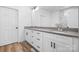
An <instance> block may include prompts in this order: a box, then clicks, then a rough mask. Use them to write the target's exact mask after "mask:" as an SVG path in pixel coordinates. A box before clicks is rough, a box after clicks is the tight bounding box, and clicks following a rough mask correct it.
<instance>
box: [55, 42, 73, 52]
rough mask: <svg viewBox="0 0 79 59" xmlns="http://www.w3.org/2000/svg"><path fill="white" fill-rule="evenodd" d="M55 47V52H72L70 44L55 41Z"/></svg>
mask: <svg viewBox="0 0 79 59" xmlns="http://www.w3.org/2000/svg"><path fill="white" fill-rule="evenodd" d="M55 48H56V52H72V51H73V48H72V46H69V45H66V44H62V43H59V42H55Z"/></svg>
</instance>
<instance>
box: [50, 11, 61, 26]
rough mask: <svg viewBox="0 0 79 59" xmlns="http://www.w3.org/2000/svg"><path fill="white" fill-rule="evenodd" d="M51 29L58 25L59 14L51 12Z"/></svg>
mask: <svg viewBox="0 0 79 59" xmlns="http://www.w3.org/2000/svg"><path fill="white" fill-rule="evenodd" d="M50 16H51V22H50V24H51V27H56V24H58V23H59V22H60V21H59V20H60V12H59V11H57V12H53V13H51V15H50Z"/></svg>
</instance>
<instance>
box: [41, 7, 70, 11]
mask: <svg viewBox="0 0 79 59" xmlns="http://www.w3.org/2000/svg"><path fill="white" fill-rule="evenodd" d="M69 7H70V6H40V8H41V9H44V10H48V11H51V12H53V11H56V10H60V9H65V8H69Z"/></svg>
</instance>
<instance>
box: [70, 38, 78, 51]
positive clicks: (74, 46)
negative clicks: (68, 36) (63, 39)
mask: <svg viewBox="0 0 79 59" xmlns="http://www.w3.org/2000/svg"><path fill="white" fill-rule="evenodd" d="M72 39H73V51H74V52H79V38H75V37H73V38H72Z"/></svg>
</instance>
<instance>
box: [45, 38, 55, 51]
mask: <svg viewBox="0 0 79 59" xmlns="http://www.w3.org/2000/svg"><path fill="white" fill-rule="evenodd" d="M44 41H45V43H44V46H43V47H44V52H55V50H56V49H55V47H54V41H53V40H52V39H50V38H48V37H44Z"/></svg>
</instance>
